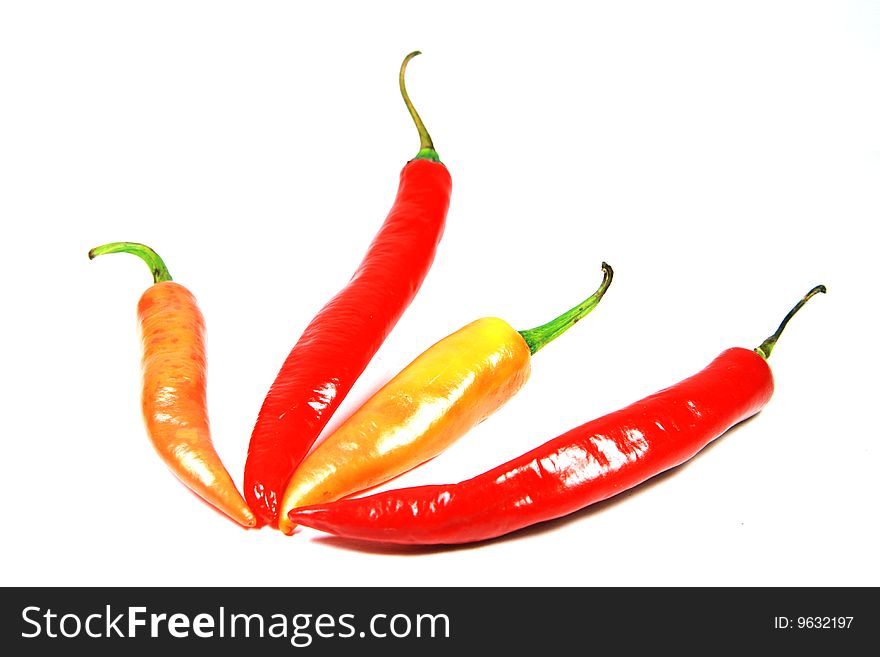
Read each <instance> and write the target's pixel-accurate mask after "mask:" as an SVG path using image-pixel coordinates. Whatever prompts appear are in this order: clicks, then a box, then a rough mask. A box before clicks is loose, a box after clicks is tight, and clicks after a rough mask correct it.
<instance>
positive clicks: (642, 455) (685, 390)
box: [289, 285, 825, 544]
mask: <svg viewBox="0 0 880 657" xmlns="http://www.w3.org/2000/svg"><path fill="white" fill-rule="evenodd" d="M818 292H825V287H824V286H821V285H820V286H818V287H816V288H813V290H811V291H810V292H809V294H807V296H805V297H804V298H803V299H802V300H801V301H800V302H799V303H798V304H797V305H796V306H795V307H794V308H793V309H792V310H791V311H790V312H789V314H788V315H787V316H786V317H785V319H784V320H783V321H782V324H780V326H779V328H778V329H777V331H776V332H775V333H774V334H773V335H772V336H770V337H769V338H767V340H765V341H764V343H763V344H762V345H761V346H760V347H758V348H757V349H755V350H754V351H749V350H748V349H742V348H739V347H735V348H733V349H728V350H727V351H725V352H723V353H722V354H721V355H720V356H718V357H717V358H716V359H715V360H713V361H712V362H711V363H710V364H709V366H708V367H706V368H705V369H704V370H702V371H701V372H699V373H697V374H695V375H694V376H692V377H690V378H688V379H685V380H684V381H681V382H680V383H678V384H676V385H674V386H672V387H670V388H666V389H665V390H661V391H660V392H658V393H656V394H654V395H651V396H650V397H647V398H645V399H643V400H641V401H638V402H636V403H635V404H632V405H630V406H627V407H626V408H624V409H621V410H619V411H615V412H614V413H610V414H609V415H605V416H603V417H601V418H599V419H597V420H593V421H592V422H588V423H586V424H583V425H581V426H579V427H577V428H575V429H573V430H571V431H569V432H567V433H564V434H562V435H561V436H559V437H557V438H554V439H553V440H551V441H549V442H547V443H545V444H543V445H541V446H540V447H538V448H537V449H534V450H532V451H530V452H527V453H526V454H523V455H522V456H520V457H518V458H515V459H513V460H511V461H508V462H507V463H505V464H503V465H500V466H498V467H497V468H495V469H493V470H489V471H488V472H485V473H483V474H481V475H478V476H476V477H474V478H473V479H468V480H467V481H463V482H461V483H458V484H451V485H441V486H418V487H414V488H403V489H399V490H392V491H388V492H385V493H379V494H376V495H371V496H369V497H364V498H360V499H350V500H342V501H339V502H334V503H331V504H326V505H315V506H305V507H302V508H300V509H294V510H293V511H292V512H291V513H290V514H289V515H290V519H291V520H292V521H293V522H295V523H297V524H301V525H306V526H309V527H314V528H316V529H321V530H324V531H328V532H331V533H334V534H338V535H340V536H345V537H349V538H357V539H362V540H370V541H382V542H386V543H409V544H452V543H470V542H473V541H480V540H484V539H489V538H494V537H496V536H501V535H503V534H507V533H509V532H512V531H515V530H517V529H521V528H523V527H527V526H529V525H532V524H535V523H538V522H542V521H544V520H550V519H552V518H558V517H561V516H564V515H567V514H569V513H572V512H573V511H577V510H578V509H582V508H584V507H585V506H588V505H590V504H593V503H594V502H598V501H600V500H604V499H606V498H608V497H611V496H613V495H616V494H618V493H620V492H622V491H625V490H627V489H628V488H632V487H633V486H636V485H638V484H640V483H642V482H643V481H645V480H646V479H649V478H650V477H653V476H654V475H656V474H659V473H661V472H663V471H664V470H668V469H669V468H672V467H675V466H676V465H679V464H681V463H683V462H684V461H687V460H688V459H689V458H691V457H692V456H694V455H695V454H696V453H697V452H699V451H700V450H701V449H702V448H703V447H705V446H706V445H707V444H708V443H710V442H711V441H712V440H714V439H715V438H717V437H718V436H720V435H721V434H723V433H724V432H725V431H727V430H728V429H729V428H730V427H732V426H733V425H734V424H737V423H738V422H741V421H742V420H744V419H746V418H748V417H751V416H752V415H754V414H755V413H757V412H758V411H760V410H761V409H762V408H763V407H764V405H765V404H766V403H767V402H768V401H769V399H770V396H771V395H772V394H773V376H772V374H771V372H770V367H769V366H768V365H767V362H766V359H767V358H768V357H769V355H770V351H771V350H772V349H773V346H774V345H775V344H776V340H777V339H778V338H779V335H780V334H781V333H782V330H783V329H784V328H785V325H786V324H787V323H788V320H789V319H791V317H792V316H793V315H794V313H796V312H797V311H798V310H799V309H800V307H801V306H803V304H804V303H806V302H807V300H809V299H810V298H811V297H812V296H813V295H815V294H816V293H818Z"/></svg>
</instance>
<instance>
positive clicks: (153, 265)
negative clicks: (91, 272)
mask: <svg viewBox="0 0 880 657" xmlns="http://www.w3.org/2000/svg"><path fill="white" fill-rule="evenodd" d="M105 253H132V254H134V255H136V256H138V257H139V258H140V259H141V260H143V261H144V262H146V263H147V266H148V267H149V268H150V271H151V272H153V283H161V282H162V281H170V280H171V274H169V273H168V267H166V266H165V263H164V262H162V258H160V257H159V254H158V253H156V252H155V251H153V249H151V248H150V247H148V246H147V245H145V244H138V243H137V242H110V243H109V244H104V245H103V246H96V247H95V248H94V249H92V250H91V251H89V260H94V259H95V258H96V257H97V256H99V255H104V254H105Z"/></svg>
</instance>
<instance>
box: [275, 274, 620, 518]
mask: <svg viewBox="0 0 880 657" xmlns="http://www.w3.org/2000/svg"><path fill="white" fill-rule="evenodd" d="M602 269H603V271H604V277H603V280H602V284H601V286H600V287H599V289H598V290H596V292H595V293H594V294H593V295H592V296H591V297H589V298H588V299H586V300H585V301H583V302H582V303H580V304H579V305H577V306H575V307H574V308H572V309H571V310H569V311H568V312H566V313H563V314H562V315H560V316H559V317H557V318H556V319H554V320H552V321H550V322H548V323H547V324H544V325H542V326H539V327H537V328H534V329H531V330H528V331H516V330H515V329H513V328H512V327H511V326H510V325H509V324H508V323H507V322H505V321H504V320H502V319H498V318H496V317H487V318H483V319H478V320H477V321H475V322H472V323H470V324H468V325H467V326H465V327H464V328H462V329H460V330H458V331H456V332H455V333H453V334H452V335H449V336H447V337H446V338H443V339H442V340H440V342H438V343H436V344H435V345H434V346H432V347H431V348H429V349H428V350H427V351H425V352H424V353H422V355H420V356H419V357H418V358H416V359H415V360H414V361H413V362H412V363H410V364H409V365H407V366H406V367H405V368H404V369H403V370H402V371H401V372H400V373H399V374H398V375H397V376H395V377H394V378H393V379H391V381H389V382H388V383H387V384H386V385H385V386H384V387H383V388H382V389H381V390H379V391H378V392H377V393H376V394H375V395H373V396H372V397H371V398H370V399H368V400H367V401H366V402H365V403H364V405H363V406H361V408H360V409H358V410H357V411H355V412H354V413H353V414H352V415H351V417H349V418H348V419H347V420H346V421H345V422H344V423H343V424H342V425H341V426H340V427H339V428H338V429H337V430H336V431H335V432H334V433H333V434H331V435H330V436H328V437H327V439H326V440H324V442H322V443H321V444H320V445H318V447H316V448H315V450H314V451H313V452H312V453H311V454H309V456H308V457H306V459H305V460H304V461H303V462H302V463H301V464H300V466H299V468H297V469H296V471H295V472H294V473H293V476H292V477H291V479H290V481H289V482H288V484H287V489H286V490H285V491H284V496H283V497H282V500H281V507H280V512H279V514H278V528H279V529H280V530H281V531H283V532H284V533H285V534H291V533H292V532H293V530H294V528H295V527H296V524H295V523H294V522H293V521H291V520H290V518H289V517H288V513H289V512H290V511H291V510H293V509H294V508H296V507H301V506H306V505H311V504H323V503H326V502H332V501H335V500H338V499H340V498H342V497H345V496H346V495H350V494H352V493H356V492H359V491H362V490H365V489H367V488H370V487H372V486H376V485H378V484H380V483H382V482H385V481H388V480H389V479H391V478H393V477H396V476H397V475H400V474H402V473H404V472H406V471H407V470H410V469H412V468H414V467H415V466H417V465H419V464H420V463H424V462H425V461H427V460H429V459H431V458H433V457H435V456H437V455H438V454H439V453H440V452H442V451H443V450H444V449H446V448H447V447H448V446H449V445H450V444H452V443H453V442H455V441H456V440H458V439H459V438H460V437H461V436H463V435H464V434H465V433H467V431H468V430H470V429H471V428H472V427H474V426H476V425H477V424H479V423H480V422H482V421H483V420H484V419H486V418H487V417H488V416H489V415H491V414H492V413H494V412H495V411H496V410H498V409H499V408H500V407H501V406H502V405H504V403H505V402H507V400H508V399H510V398H511V397H513V395H515V394H516V393H517V391H519V389H520V388H521V387H522V386H523V384H525V382H526V380H527V379H528V377H529V373H530V371H531V356H532V354H534V353H535V352H537V351H538V350H539V349H540V348H541V347H543V346H545V345H546V344H548V343H549V342H551V341H552V340H554V339H555V338H557V337H559V336H560V335H562V333H564V332H565V331H566V330H568V329H569V328H570V327H571V326H573V325H574V324H575V323H577V322H578V321H580V320H581V319H582V318H583V317H585V316H586V315H587V314H588V313H589V312H590V311H591V310H593V308H595V307H596V305H597V304H598V303H599V301H600V300H601V299H602V296H603V295H604V294H605V291H606V290H607V289H608V286H609V285H610V284H611V278H612V275H613V272H612V270H611V267H609V266H608V265H607V264H605V263H602Z"/></svg>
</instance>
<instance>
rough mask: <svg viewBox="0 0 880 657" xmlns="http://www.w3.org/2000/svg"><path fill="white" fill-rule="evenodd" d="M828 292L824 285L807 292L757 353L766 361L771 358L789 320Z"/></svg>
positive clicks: (757, 349) (759, 347) (758, 348)
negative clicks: (814, 299)
mask: <svg viewBox="0 0 880 657" xmlns="http://www.w3.org/2000/svg"><path fill="white" fill-rule="evenodd" d="M827 291H828V290H827V289H826V288H825V286H824V285H817V286H816V287H814V288H813V289H812V290H810V291H809V292H807V294H806V296H804V298H803V299H801V300H800V301H798V302H797V304H796V305H795V307H794V308H792V309H791V310H789V311H788V314H787V315H786V316H785V319H783V320H782V323H781V324H780V325H779V328H778V329H776V332H775V333H774V334H773V335H771V336H770V337H769V338H767V339H766V340H764V342H762V343H761V344H760V345H759V346H758V347H755V351H756V352H757V353H758V355H759V356H761V357H762V358H763V359H764V360H767V359H768V358H770V352H771V351H773V347H775V346H776V341H777V340H778V339H779V336H780V335H782V331H784V330H785V325H786V324H788V322H789V320H790V319H791V318H792V317H794V316H795V313H797V311H798V310H800V309H801V308H803V306H804V304H805V303H806V302H807V301H809V300H810V299H812V298H813V297H814V296H816V295H817V294H819V292H821V293H822V294H824V293H825V292H827Z"/></svg>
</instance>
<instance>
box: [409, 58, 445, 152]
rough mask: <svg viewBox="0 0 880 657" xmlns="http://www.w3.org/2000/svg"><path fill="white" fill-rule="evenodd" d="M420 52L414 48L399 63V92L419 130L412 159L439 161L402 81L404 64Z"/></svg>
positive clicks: (429, 136)
mask: <svg viewBox="0 0 880 657" xmlns="http://www.w3.org/2000/svg"><path fill="white" fill-rule="evenodd" d="M421 54H422V53H421V51H419V50H416V51H415V52H411V53H410V54H408V55H407V56H406V57H404V59H403V64H401V65H400V93H401V95H402V96H403V102H404V103H406V109H408V110H409V115H410V116H411V117H412V119H413V121H414V122H415V124H416V130H418V131H419V141H420V142H421V144H420V145H419V152H418V153H417V154H416V156H415V157H414V158H413V159H414V160H430V161H431V162H439V161H440V156H439V155H437V151H435V150H434V142H432V141H431V135H429V134H428V129H427V128H426V127H425V124H424V123H422V117H420V116H419V113H418V112H417V111H416V108H415V107H414V106H413V104H412V101H411V100H410V99H409V94H408V93H407V92H406V82H405V81H404V74H405V73H406V65H407V64H409V60H411V59H412V58H413V57H415V56H416V55H421Z"/></svg>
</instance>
